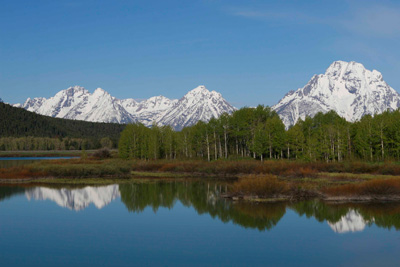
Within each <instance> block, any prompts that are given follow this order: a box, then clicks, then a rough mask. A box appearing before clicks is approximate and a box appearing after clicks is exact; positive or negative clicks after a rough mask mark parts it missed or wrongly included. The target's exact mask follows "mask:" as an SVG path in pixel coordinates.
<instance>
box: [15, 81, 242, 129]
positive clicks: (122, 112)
mask: <svg viewBox="0 0 400 267" xmlns="http://www.w3.org/2000/svg"><path fill="white" fill-rule="evenodd" d="M14 106H17V107H22V108H25V109H27V110H29V111H32V112H36V113H39V114H42V115H46V116H51V117H57V118H65V119H75V120H85V121H93V122H115V123H129V122H141V123H143V124H144V125H146V126H151V125H152V123H153V122H156V123H157V124H158V125H171V126H173V127H174V128H175V129H181V128H182V127H184V126H189V125H192V124H195V123H196V122H197V121H199V120H202V121H208V120H210V119H211V118H212V117H219V116H220V115H221V114H222V113H224V112H228V113H230V112H232V111H234V110H235V108H234V107H233V106H231V105H230V104H229V103H228V102H227V101H226V100H225V99H223V98H222V96H221V94H219V93H217V92H215V91H212V92H210V91H208V90H207V89H206V88H205V87H204V86H199V87H197V88H195V89H193V90H192V91H190V92H189V93H187V94H186V95H185V96H184V97H183V98H181V99H179V100H177V99H169V98H166V97H164V96H155V97H151V98H149V99H146V100H143V101H140V102H138V101H136V100H135V99H133V98H129V99H122V100H120V99H117V98H115V97H113V96H111V95H110V94H109V93H107V92H106V91H104V90H103V89H101V88H97V89H96V90H95V91H94V92H93V93H92V94H91V93H90V92H89V91H87V90H86V89H85V88H83V87H80V86H74V87H70V88H68V89H66V90H62V91H60V92H58V93H57V94H56V95H55V96H53V97H51V98H49V99H46V98H43V97H38V98H34V99H31V98H28V99H27V100H26V101H25V103H24V104H16V105H14Z"/></svg>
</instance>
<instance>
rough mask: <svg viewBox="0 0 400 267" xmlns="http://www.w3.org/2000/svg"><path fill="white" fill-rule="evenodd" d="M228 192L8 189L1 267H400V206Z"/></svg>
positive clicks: (136, 185) (162, 184)
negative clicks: (249, 198)
mask: <svg viewBox="0 0 400 267" xmlns="http://www.w3.org/2000/svg"><path fill="white" fill-rule="evenodd" d="M225 190H226V185H225V184H223V183H216V182H211V181H210V182H209V181H193V180H181V181H154V182H140V181H138V182H129V183H124V184H114V185H107V186H81V187H79V188H74V187H70V186H64V185H63V186H60V185H56V186H55V185H53V186H50V185H49V186H35V187H32V186H27V187H21V186H5V185H2V186H0V216H1V219H0V262H1V266H132V265H138V266H143V265H152V266H159V265H174V266H175V265H181V266H187V265H218V266H220V265H224V266H255V265H262V266H265V265H272V266H279V265H281V266H310V265H313V266H321V265H323V266H337V265H343V266H400V256H399V252H400V232H399V229H400V204H393V203H392V204H369V205H368V204H324V203H322V202H319V201H306V202H297V203H275V204H271V203H270V204H267V203H260V204H255V203H253V204H252V203H244V202H232V201H230V200H226V199H223V198H220V197H219V195H220V194H221V192H224V191H225Z"/></svg>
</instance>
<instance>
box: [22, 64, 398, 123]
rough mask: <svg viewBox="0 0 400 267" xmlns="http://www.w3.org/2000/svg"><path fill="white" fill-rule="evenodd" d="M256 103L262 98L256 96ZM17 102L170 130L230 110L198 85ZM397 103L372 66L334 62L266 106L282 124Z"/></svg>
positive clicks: (64, 114)
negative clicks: (162, 92)
mask: <svg viewBox="0 0 400 267" xmlns="http://www.w3.org/2000/svg"><path fill="white" fill-rule="evenodd" d="M260 102H263V101H262V99H260ZM14 106H17V107H23V108H25V109H27V110H29V111H33V112H36V113H39V114H42V115H47V116H51V117H57V118H66V119H75V120H85V121H92V122H116V123H130V122H141V123H143V124H144V125H146V126H151V125H152V123H157V124H158V125H171V126H173V127H174V128H175V129H176V130H180V129H182V128H183V127H185V126H190V125H193V124H195V123H197V122H198V121H209V120H210V119H211V118H212V117H215V118H218V117H219V116H220V115H221V114H223V113H225V112H226V113H232V112H233V111H235V110H236V108H235V107H233V106H232V105H230V104H229V103H228V102H227V101H226V100H225V99H224V98H223V97H222V96H221V94H220V93H217V92H215V91H211V92H210V91H209V90H207V88H205V87H204V86H198V87H196V88H195V89H193V90H191V91H189V92H188V93H187V94H186V95H185V96H183V97H182V98H181V99H169V98H166V97H164V96H156V97H151V98H149V99H146V100H143V101H140V102H138V101H136V100H134V99H132V98H130V99H122V100H120V99H117V98H115V97H113V96H111V95H110V94H109V93H107V92H106V91H104V90H103V89H101V88H98V89H96V90H95V91H94V92H93V93H92V94H91V93H89V91H87V90H86V89H85V88H83V87H79V86H75V87H70V88H68V89H66V90H62V91H60V92H58V93H57V94H56V95H55V96H53V97H51V98H49V99H46V98H43V97H38V98H34V99H30V98H28V99H27V100H26V101H25V103H23V104H16V105H14ZM399 107H400V95H399V93H397V92H396V91H395V90H394V89H393V88H392V87H390V86H389V85H388V84H387V83H386V82H385V81H384V80H383V78H382V74H381V73H380V72H378V71H376V70H373V71H370V70H367V69H366V68H365V67H364V66H363V65H362V64H360V63H357V62H353V61H352V62H345V61H335V62H333V63H332V64H331V65H330V66H329V68H328V69H327V70H326V72H325V74H319V75H314V76H313V77H312V78H311V80H310V81H309V82H308V83H307V84H306V85H305V86H304V87H303V88H299V89H297V90H296V91H290V92H289V93H287V94H286V95H285V96H284V97H283V98H282V99H281V100H280V101H279V102H278V103H277V104H276V105H274V106H273V107H272V109H273V110H275V111H276V112H277V113H278V114H279V116H280V117H281V119H282V121H283V123H284V124H285V126H286V127H287V128H288V127H290V125H293V124H295V123H296V122H297V121H298V120H299V119H302V120H304V119H305V117H307V116H310V117H313V116H314V115H315V114H317V113H318V112H323V113H325V112H328V111H330V110H334V111H336V112H337V113H338V114H339V115H340V116H342V117H344V118H345V119H346V120H348V121H356V120H359V119H360V118H361V117H362V116H364V115H366V114H371V115H374V114H377V113H382V112H384V111H386V110H395V109H398V108H399Z"/></svg>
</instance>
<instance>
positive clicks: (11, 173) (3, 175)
mask: <svg viewBox="0 0 400 267" xmlns="http://www.w3.org/2000/svg"><path fill="white" fill-rule="evenodd" d="M43 176H45V173H43V172H38V171H34V170H32V169H30V168H24V167H13V168H3V169H0V179H28V178H37V177H43Z"/></svg>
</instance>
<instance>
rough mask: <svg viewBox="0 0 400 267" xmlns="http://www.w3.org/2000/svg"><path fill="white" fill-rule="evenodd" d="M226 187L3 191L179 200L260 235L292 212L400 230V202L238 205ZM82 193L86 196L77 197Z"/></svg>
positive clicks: (132, 201)
mask: <svg viewBox="0 0 400 267" xmlns="http://www.w3.org/2000/svg"><path fill="white" fill-rule="evenodd" d="M227 188H228V184H226V183H221V182H215V181H193V180H185V181H178V180H176V181H159V180H158V181H153V182H143V181H142V182H140V181H138V182H131V183H124V184H120V185H112V186H99V187H85V188H83V189H82V188H80V189H79V188H76V189H73V188H70V187H68V188H65V187H63V188H61V189H60V186H58V188H51V187H48V186H41V187H36V188H32V187H30V188H26V189H25V188H22V187H10V186H0V201H3V200H5V199H7V198H10V197H12V196H15V195H19V194H23V193H24V192H25V194H26V195H29V194H28V193H32V192H36V191H40V192H41V194H36V195H38V196H42V195H43V196H44V193H43V192H47V193H49V194H50V193H51V194H50V195H52V196H54V195H56V196H58V195H60V194H59V193H60V192H62V193H63V194H62V195H63V196H64V195H65V196H68V198H67V200H68V201H67V203H70V202H71V203H80V202H79V200H85V203H87V205H83V206H82V207H87V206H88V205H89V203H97V202H99V200H103V199H104V201H102V202H101V203H102V205H97V206H98V208H102V207H104V206H105V205H107V204H108V203H110V202H111V201H112V200H113V199H115V198H117V197H119V196H120V197H121V201H122V203H123V204H124V205H125V206H126V208H127V209H128V210H129V211H130V212H136V213H140V212H142V211H143V210H144V209H146V208H147V207H151V208H152V209H153V211H154V212H157V210H158V209H159V208H168V209H172V208H173V207H174V205H175V204H176V202H177V201H179V202H181V203H182V204H183V205H184V206H186V207H192V208H193V209H195V210H196V212H197V213H198V214H209V215H210V216H211V217H212V218H218V219H219V220H221V221H222V222H225V223H227V222H232V223H234V224H237V225H240V226H241V227H245V228H253V229H258V230H260V231H265V230H270V229H272V228H273V227H274V226H275V225H277V224H278V223H279V221H280V220H281V218H282V217H283V216H284V215H285V213H286V211H287V209H290V210H293V211H294V212H295V213H297V214H298V215H299V216H305V217H307V218H315V219H316V220H317V221H319V222H326V223H327V224H328V225H329V226H330V227H331V228H332V230H333V231H335V232H338V233H346V232H355V231H362V230H364V229H365V228H366V227H369V226H371V225H373V224H374V225H376V226H378V227H382V228H386V229H392V228H394V229H396V230H400V203H374V204H354V203H352V204H349V203H348V204H334V203H325V202H322V201H318V200H314V201H303V202H277V203H255V202H243V201H241V202H233V201H231V200H228V199H224V198H221V197H220V195H221V194H222V193H224V192H226V190H227ZM111 189H112V190H111ZM53 191H54V192H53ZM81 191H82V192H83V193H84V194H83V193H80V194H78V193H79V192H81ZM87 192H91V193H90V194H89V193H87ZM56 193H58V194H56ZM49 194H46V196H47V197H46V198H43V199H49V200H52V201H53V199H58V198H54V197H53V198H50V197H49V196H48V195H49ZM83 196H84V197H83ZM107 196H108V197H107ZM110 196H111V197H110ZM33 199H36V198H33ZM37 199H39V198H37ZM96 201H97V202H96ZM64 202H65V201H64ZM64 202H63V203H64Z"/></svg>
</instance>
